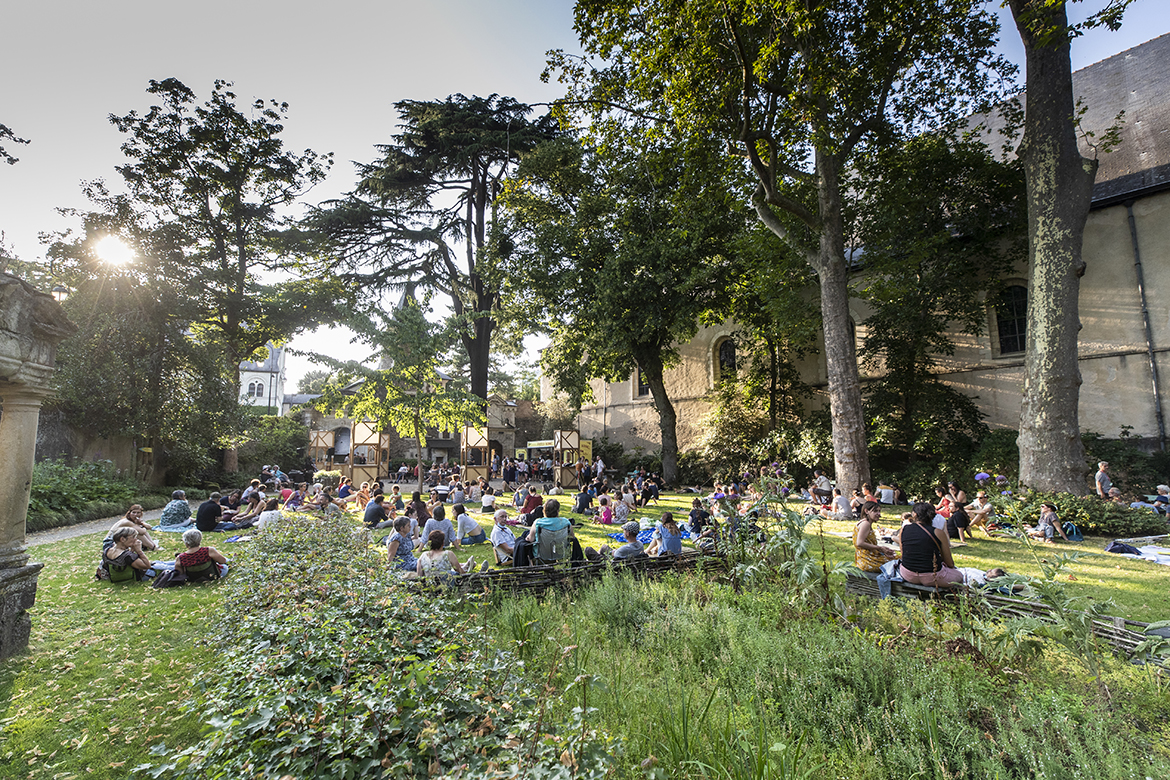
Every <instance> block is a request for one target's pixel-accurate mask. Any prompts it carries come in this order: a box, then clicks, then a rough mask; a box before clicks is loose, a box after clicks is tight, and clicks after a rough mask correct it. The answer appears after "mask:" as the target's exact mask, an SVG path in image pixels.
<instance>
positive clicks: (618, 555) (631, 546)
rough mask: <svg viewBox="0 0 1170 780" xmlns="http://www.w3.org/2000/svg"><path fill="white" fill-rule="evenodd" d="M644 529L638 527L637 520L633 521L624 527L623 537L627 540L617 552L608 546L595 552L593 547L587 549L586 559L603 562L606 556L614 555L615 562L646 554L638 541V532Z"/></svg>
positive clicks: (603, 546) (604, 545) (605, 545)
mask: <svg viewBox="0 0 1170 780" xmlns="http://www.w3.org/2000/svg"><path fill="white" fill-rule="evenodd" d="M641 530H642V527H641V526H640V525H638V521H637V520H631V521H629V522H628V523H626V524H625V525H623V526H622V535H623V536H624V537H625V539H626V543H625V544H623V545H622V546H621V547H619V548H617V549H616V550H611V549H610V546H609V545H608V544H603V545H602V546H601V549H600V550H594V549H593V548H592V547H586V548H585V557H586V558H588V559H589V560H591V561H600V560H603V559H604V558H605V557H606V556H608V555H610V554H611V553H612V555H613V559H614V560H615V561H621V560H625V559H627V558H635V557H637V556H639V555H645V554H646V548H645V547H644V546H643V545H642V543H641V542H639V541H638V532H639V531H641Z"/></svg>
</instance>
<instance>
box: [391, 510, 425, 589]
mask: <svg viewBox="0 0 1170 780" xmlns="http://www.w3.org/2000/svg"><path fill="white" fill-rule="evenodd" d="M386 557H387V558H388V559H389V564H390V568H391V569H395V570H397V571H404V572H408V575H407V576H410V577H414V576H417V574H416V571H417V569H418V559H417V558H415V557H414V540H413V539H411V538H410V518H408V517H398V518H395V520H394V533H392V534H390V536H388V537H386Z"/></svg>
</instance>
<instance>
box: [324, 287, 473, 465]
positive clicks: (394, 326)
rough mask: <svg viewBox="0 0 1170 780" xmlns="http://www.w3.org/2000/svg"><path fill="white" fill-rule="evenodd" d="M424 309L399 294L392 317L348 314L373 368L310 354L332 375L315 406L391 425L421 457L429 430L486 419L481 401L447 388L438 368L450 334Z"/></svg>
mask: <svg viewBox="0 0 1170 780" xmlns="http://www.w3.org/2000/svg"><path fill="white" fill-rule="evenodd" d="M426 312H427V310H426V308H425V307H424V305H422V304H419V303H418V302H417V301H416V300H415V299H414V298H413V297H411V296H409V295H404V296H403V300H402V302H401V303H400V304H399V306H398V307H397V308H396V309H395V311H394V313H393V315H392V316H387V315H385V314H383V313H382V312H378V311H375V312H374V313H373V314H372V315H371V316H369V317H355V318H351V320H350V321H349V324H350V326H351V327H353V328H354V329H355V330H356V331H357V332H358V333H359V335H360V336H361V337H362V338H363V339H364V340H365V341H366V342H367V343H369V344H370V346H371V347H372V348H373V349H374V351H375V353H376V354H377V355H378V356H379V357H380V363H379V366H378V367H377V368H369V367H367V366H363V365H362V364H360V363H357V362H353V361H340V360H335V359H333V358H330V357H327V356H325V355H314V356H313V359H314V360H315V361H317V362H320V363H324V364H325V365H328V366H329V367H330V368H331V369H333V378H332V379H331V380H330V381H329V382H328V383H326V384H325V385H324V387H322V389H321V397H320V398H318V399H317V400H316V401H314V402H313V406H314V407H316V408H317V409H319V410H321V411H323V412H341V413H343V414H345V416H347V417H352V418H354V419H359V420H361V419H370V420H374V421H376V422H377V423H378V425H379V427H380V428H381V429H382V430H390V429H393V430H394V431H396V432H397V433H398V435H399V436H401V437H402V438H404V439H411V440H414V441H415V443H416V444H417V446H418V448H419V457H420V459H421V451H422V448H423V447H425V446H426V443H427V438H426V432H427V429H428V428H438V429H440V430H452V431H457V430H461V429H462V428H463V426H464V425H469V424H474V425H482V424H483V423H484V421H485V420H484V416H483V411H482V407H483V404H484V403H485V401H484V399H483V398H482V397H480V396H476V395H473V394H471V393H468V392H465V391H463V390H460V389H458V388H457V387H453V386H451V385H450V384H449V383H448V380H447V378H446V377H444V376H443V375H442V374H441V373H440V372H439V369H438V366H439V364H440V363H441V362H442V360H443V356H444V354H445V353H446V351H447V348H448V347H449V346H450V344H451V341H452V339H453V338H454V336H453V335H452V334H451V332H450V331H449V330H448V329H447V328H445V327H443V326H439V325H434V324H432V323H430V322H428V321H427V319H426Z"/></svg>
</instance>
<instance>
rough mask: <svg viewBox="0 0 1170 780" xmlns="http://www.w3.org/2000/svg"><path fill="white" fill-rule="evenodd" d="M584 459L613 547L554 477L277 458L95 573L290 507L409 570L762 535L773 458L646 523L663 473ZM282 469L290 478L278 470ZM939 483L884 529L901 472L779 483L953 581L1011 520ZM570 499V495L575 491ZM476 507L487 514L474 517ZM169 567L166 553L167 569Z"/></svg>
mask: <svg viewBox="0 0 1170 780" xmlns="http://www.w3.org/2000/svg"><path fill="white" fill-rule="evenodd" d="M494 465H496V464H493V466H494ZM498 465H499V468H500V469H501V474H502V475H507V474H509V473H510V472H508V471H507V469H508V468H510V467H511V466H514V465H515V463H514V462H513V463H510V462H509V461H508V460H507V459H505V460H504V461H503V462H501V463H499V464H498ZM599 465H600V467H599ZM775 465H776V464H772V466H773V467H775ZM1108 465H1109V464H1108V463H1104V462H1102V463H1101V464H1099V468H1098V472H1097V475H1096V487H1097V492H1098V494H1099V495H1100V496H1101V497H1102V498H1103V499H1105V500H1119V499H1118V498H1117V496H1116V492H1117V488H1115V487H1113V486H1112V484H1111V482H1110V480H1109V477H1108ZM576 466H577V475H578V476H579V478H580V479H581V481H580V482H579V484H580V487H579V488H578V489H577V490H576V491H575V494H573V495H572V501H573V505H572V513H573V514H575V515H582V516H584V517H585V518H586V520H585V522H592V523H597V524H600V525H604V526H616V527H617V528H619V529H620V532H619V533H615V534H613V536H614V537H618V538H619V540H620V542H621V543H620V544H617V545H615V546H613V547H612V548H611V547H610V546H609V545H602V546H601V547H600V549H597V550H594V549H593V548H592V547H586V548H582V546H581V544H580V543H579V542H578V540H577V538H576V535H575V534H574V525H573V522H572V521H571V520H569V519H568V518H566V517H563V516H562V515H561V498H559V497H558V496H561V495H563V491H562V490H561V489H560V488H555V487H554V488H552V489H550V490H549V491H548V492H549V493H550V494H551V495H550V496H547V497H546V496H544V495H542V493H541V490H542V488H543V485H538V484H535V483H532V484H525V485H519V486H516V488H515V490H513V489H512V486H511V485H507V484H505V487H504V488H502V489H500V490H499V491H498V492H497V489H496V488H494V487H493V486H492V485H491V484H489V480H488V479H487V478H484V477H480V478H479V479H477V480H475V481H469V482H466V483H465V482H463V481H462V480H461V478H460V475H459V474H458V473H457V472H451V473H450V474H449V475H447V479H446V482H445V483H443V484H434V485H431V486H430V487H429V490H426V491H425V493H424V491H412V492H411V493H409V494H407V493H405V492H403V485H401V484H399V483H396V482H390V481H389V480H386V482H387V483H388V484H385V485H384V484H383V481H382V480H373V481H365V482H361V483H359V484H357V485H355V484H354V483H353V482H352V481H351V480H350V479H349V478H348V477H342V478H341V479H340V482H339V484H338V486H337V489H336V490H334V489H333V488H332V487H331V486H329V485H326V484H323V483H322V482H314V483H312V484H310V483H308V482H300V483H293V482H290V481H288V480H287V475H285V474H284V472H282V471H280V470H279V469H273V470H267V471H266V472H265V473H264V474H263V475H262V476H264V477H266V478H267V480H268V481H262V480H261V479H253V480H251V481H250V483H249V484H248V485H247V486H245V487H243V488H240V489H237V490H232V491H231V492H229V493H227V494H226V495H224V494H221V493H219V492H213V493H211V494H210V495H209V496H208V498H207V500H205V501H203V502H202V503H200V504H199V505H198V506H197V507H196V508H195V510H194V511H192V508H191V503H190V502H188V500H187V497H186V494H185V493H184V492H183V491H181V490H177V491H175V492H174V493H173V495H172V500H171V501H170V503H168V504H167V505H166V506H165V507H164V508H163V510H162V513H161V516H160V519H159V523H158V526H157V527H155V528H151V527H150V526H148V525H147V524H146V523H145V522H144V521H143V519H142V514H143V513H142V508H141V507H139V506H137V505H136V506H134V507H131V509H130V511H128V512H127V513H126V516H125V517H123V518H121V519H119V520H118V522H116V523H115V524H114V526H113V527H112V528H111V529H110V532H109V534H108V535H107V537H106V539H105V541H104V542H103V546H102V556H103V557H102V571H99V576H102V572H103V571H104V572H105V576H109V574H110V572H111V568H112V567H117V568H118V574H119V575H120V576H123V577H126V576H129V575H126V570H127V569H129V570H132V571H133V572H135V574H133V576H134V577H135V578H136V579H140V578H141V577H142V576H149V575H150V574H153V573H156V572H158V571H161V570H165V569H167V568H168V566H167V565H166V564H167V563H170V562H166V563H164V564H163V565H161V566H160V565H159V564H158V563H157V562H156V561H152V560H151V554H154V553H158V552H159V550H160V545H159V543H158V539H159V538H161V537H162V535H163V534H164V533H165V532H167V531H178V532H184V541H185V542H187V541H188V539H187V536H186V533H185V532H187V531H196V532H198V533H199V538H198V539H197V540H195V545H196V546H195V547H194V548H192V549H188V550H183V551H181V552H180V554H179V555H180V557H182V556H188V557H187V558H186V559H185V560H187V561H188V562H189V563H190V562H192V561H193V560H194V559H192V558H191V557H190V556H192V555H194V556H195V557H196V558H201V556H202V555H203V552H201V551H204V550H205V551H207V553H206V554H207V555H208V556H209V557H210V559H211V560H213V561H215V562H217V563H218V564H221V565H223V566H225V568H226V563H227V560H226V558H224V557H223V556H222V554H220V553H218V552H217V551H215V550H214V548H209V547H201V546H200V545H201V542H202V539H203V538H204V537H203V535H204V534H216V533H223V534H231V535H233V537H236V536H241V535H246V534H250V533H253V532H255V531H259V530H261V529H263V528H265V527H267V526H270V525H272V524H276V523H280V522H282V520H283V518H285V516H286V513H291V512H313V513H318V514H321V515H323V516H326V517H341V516H345V515H347V514H349V513H358V514H360V516H361V519H362V523H363V525H364V526H365V528H366V529H368V530H370V531H374V532H378V531H384V532H385V533H384V534H375V536H376V537H377V538H380V540H381V541H382V542H384V543H385V545H386V551H387V559H388V563H389V565H390V566H391V568H393V569H395V570H397V571H401V572H402V573H403V574H404V575H406V576H410V577H421V576H427V575H435V576H455V575H459V574H463V573H467V572H471V571H475V570H476V569H477V568H478V569H481V570H486V569H487V568H488V567H489V566H490V565H491V558H494V560H495V563H496V564H497V565H498V566H514V567H523V566H531V565H535V564H541V563H548V562H553V561H560V560H569V561H601V560H606V559H612V560H618V561H620V560H624V559H629V558H634V557H641V556H646V557H659V556H664V555H678V554H680V553H681V552H682V551H683V544H682V542H683V539H684V538H685V539H689V541H690V544H691V545H692V546H693V547H695V548H697V549H699V550H708V551H709V550H713V549H715V547H716V545H717V543H718V541H719V539H720V536H721V535H723V534H726V535H735V534H739V533H741V532H747V533H749V534H751V535H754V536H757V537H760V538H762V533H761V532H760V529H759V527H758V525H757V521H759V520H760V517H759V512H758V511H757V510H756V509H755V507H757V506H759V505H760V504H761V502H762V501H764V496H763V495H762V494H761V492H760V491H761V488H760V485H762V484H765V479H764V478H766V477H770V476H771V475H772V473H771V469H770V467H767V466H764V467H761V469H760V473H759V476H760V478H761V479H759V480H753V477H754V476H755V475H754V474H752V473H751V472H745V473H744V474H743V475H742V478H736V479H734V480H732V481H729V482H727V483H723V482H718V481H717V482H715V483H714V490H713V491H712V492H711V493H710V494H709V495H707V496H705V497H702V498H700V497H696V498H694V500H693V501H692V506H691V510H690V512H689V514H688V516H687V517H686V518H685V519H682V520H676V519H675V518H674V516H673V514H672V513H671V512H663V513H661V515H660V517H659V518H657V521H656V522H653V521H649V520H642V521H639V520H637V519H634V517H633V515H634V514H635V513H636V512H639V511H640V512H641V513H645V511H646V510H647V509H648V508H649V507H650V506H651V505H654V504H657V503H658V502H659V500H660V496H661V491H662V489H663V483H662V480H661V478H660V477H659V476H658V475H657V474H655V473H652V472H648V471H646V470H645V469H638V470H636V471H634V472H632V473H631V474H630V475H628V477H627V478H626V479H624V480H619V481H616V482H615V481H611V479H610V476H609V475H607V474H606V472H605V470H604V464H601V461H600V459H596V460H595V461H594V463H593V464H590V463H588V462H586V461H584V460H583V459H582V460H581V461H579V462H578V463H577V464H576ZM978 476H988V475H977V477H978ZM280 478H284V481H278V480H279V479H280ZM980 484H981V485H982V484H985V482H983V481H981V482H980ZM1157 490H1158V495H1157V497H1155V498H1153V499H1152V500H1151V501H1149V502H1148V503H1146V502H1141V503H1139V502H1133V503H1131V504H1130V505H1131V506H1134V507H1148V508H1150V509H1152V510H1153V511H1155V512H1164V511H1166V509H1167V508H1168V507H1170V487H1168V486H1166V485H1159V486H1158V488H1157ZM934 492H935V500H934V501H933V502H931V501H920V502H917V503H915V504H914V505H913V507H912V508H911V511H910V512H907V513H905V514H903V515H902V522H901V526H900V527H899V528H897V529H894V530H891V531H883V530H882V529H881V528H880V526H879V524H878V521H879V520H880V517H881V507H882V506H888V505H892V504H895V503H898V502H905V501H906V495H905V493H904V492H903V491H902V490H901V489H900V488H899V487H898V486H897V485H895V484H892V483H891V484H887V483H884V482H880V483H878V485H877V487H876V488H874V487H873V486H871V485H870V484H868V483H866V484H863V485H861V486H860V487H859V488H856V489H854V490H852V491H850V495H848V496H846V495H845V493H844V492H843V490H842V489H841V488H840V487H834V486H833V485H832V483H831V482H830V480H829V479H828V477H827V476H826V475H825V474H824V473H823V472H821V471H820V470H817V471H815V472H814V473H813V477H812V480H811V481H810V483H809V484H808V486H807V488H806V489H803V490H800V491H795V492H794V491H791V490H790V489H788V488H784V489H782V493H783V494H785V495H786V497H787V498H788V499H794V498H801V499H805V500H807V501H808V502H809V503H808V508H807V509H806V510H805V512H806V514H814V515H815V514H819V515H820V516H822V517H824V518H826V519H830V520H835V521H842V522H844V521H852V522H854V523H855V525H854V532H853V543H854V548H855V563H856V565H857V566H858V568H860V569H862V570H863V571H869V572H874V571H878V570H879V569H880V568H881V566H882V565H883V564H885V563H887V562H888V561H891V560H894V559H900V560H901V562H902V564H901V565H902V570H903V571H904V572H909V573H910V575H909V576H908V577H907V580H909V581H914V578H916V577H917V578H920V579H922V580H924V581H927V580H928V581H930V582H931V583H934V584H946V583H948V582H951V581H956V580H955V577H956V575H955V574H954V572H953V570H954V562H953V559H952V558H951V553H950V550H951V547H952V546H960V545H964V544H968V543H971V542H972V541H973V539H974V534H975V533H976V532H977V531H982V532H984V533H988V534H991V533H993V532H995V531H997V530H999V529H1000V528H1001V525H1002V523H1003V521H1002V519H1001V518H998V517H996V513H995V508H994V506H993V504H992V503H991V501H990V498H989V496H988V493H987V491H986V490H982V489H980V490H978V491H977V492H976V493H975V496H974V498H971V497H970V496H968V494H967V492H966V491H965V490H964V488H963V487H962V486H961V485H959V484H958V483H956V482H953V481H952V482H948V483H947V484H946V485H942V486H939V487H938V488H936V489H935V491H934ZM509 494H510V495H509ZM564 498H565V500H568V499H569V496H567V495H565V496H564ZM509 510H511V511H512V512H515V515H513V514H510V511H509ZM476 514H478V515H479V516H480V518H481V519H476V517H475V515H476ZM1018 530H1019V531H1021V532H1023V533H1026V534H1028V535H1029V536H1031V537H1032V538H1035V539H1037V540H1040V541H1042V542H1045V543H1051V542H1054V541H1056V540H1057V539H1060V540H1066V541H1067V540H1068V539H1069V535H1068V533H1067V532H1066V527H1065V524H1064V523H1062V522H1061V520H1060V518H1059V517H1058V514H1057V508H1056V506H1055V505H1053V504H1051V503H1045V504H1044V505H1043V506H1042V508H1041V511H1040V515H1039V518H1038V521H1037V522H1036V524H1035V525H1034V526H1030V527H1024V528H1021V529H1018ZM924 532H925V533H924ZM229 541H230V540H229ZM479 544H486V545H489V546H490V549H491V554H490V556H484V559H483V560H481V561H480V562H479V563H478V564H476V562H475V560H474V559H472V560H469V561H468V562H467V563H466V564H459V563H458V562H457V561H456V559H455V554H456V553H457V552H459V551H460V550H461V548H462V547H464V546H470V545H479ZM155 557H158V556H155ZM927 558H929V559H930V566H929V568H927ZM202 562H203V561H202V560H199V561H198V563H202ZM173 566H174V564H170V568H173Z"/></svg>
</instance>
